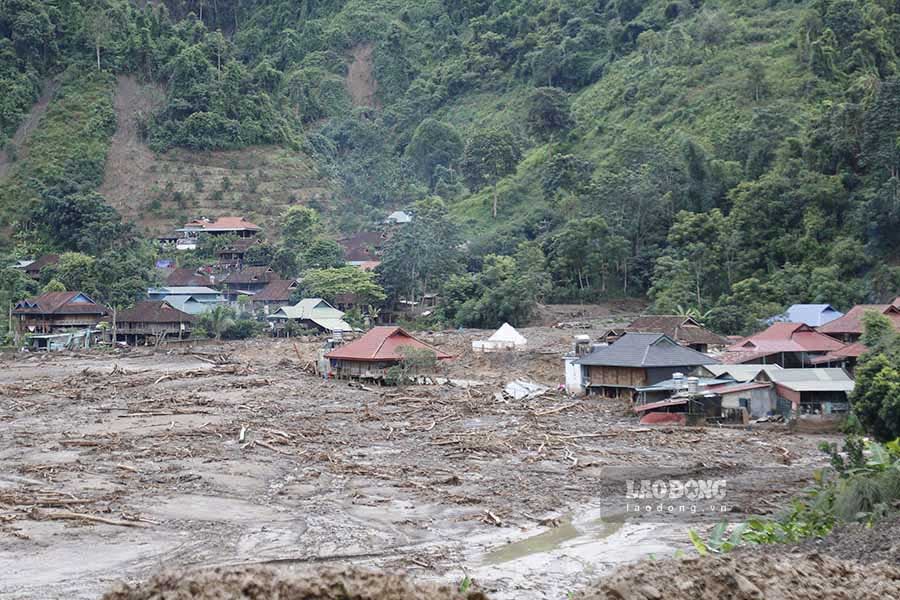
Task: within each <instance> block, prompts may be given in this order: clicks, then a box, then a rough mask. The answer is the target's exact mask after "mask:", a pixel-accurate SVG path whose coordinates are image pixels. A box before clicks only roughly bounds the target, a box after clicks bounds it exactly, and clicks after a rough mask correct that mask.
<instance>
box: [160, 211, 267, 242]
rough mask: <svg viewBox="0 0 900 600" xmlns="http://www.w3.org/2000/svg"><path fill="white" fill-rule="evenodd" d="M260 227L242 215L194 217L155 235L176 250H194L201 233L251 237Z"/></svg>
mask: <svg viewBox="0 0 900 600" xmlns="http://www.w3.org/2000/svg"><path fill="white" fill-rule="evenodd" d="M260 231H262V230H261V228H260V227H259V226H257V225H255V224H253V223H251V222H250V221H248V220H246V219H244V217H219V218H218V219H216V220H215V221H213V220H211V219H207V218H199V219H194V220H193V221H190V222H188V223H185V224H184V226H183V227H179V228H178V229H176V230H174V231H173V232H172V233H168V234H165V235H161V236H159V237H157V238H156V239H157V241H158V242H159V243H161V244H164V245H172V244H174V246H175V249H176V250H196V249H197V242H198V240H199V239H200V236H201V235H204V234H208V235H233V236H235V237H238V238H252V237H253V236H255V235H256V234H258V233H259V232H260Z"/></svg>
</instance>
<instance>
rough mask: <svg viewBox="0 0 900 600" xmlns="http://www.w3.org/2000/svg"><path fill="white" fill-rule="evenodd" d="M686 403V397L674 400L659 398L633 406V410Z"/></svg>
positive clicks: (646, 409) (641, 410)
mask: <svg viewBox="0 0 900 600" xmlns="http://www.w3.org/2000/svg"><path fill="white" fill-rule="evenodd" d="M687 403H688V399H687V398H676V399H674V400H672V399H669V400H660V401H659V402H648V403H647V404H638V405H637V406H635V407H634V412H636V413H637V412H646V411H648V410H653V409H655V408H666V407H667V406H684V405H685V404H687Z"/></svg>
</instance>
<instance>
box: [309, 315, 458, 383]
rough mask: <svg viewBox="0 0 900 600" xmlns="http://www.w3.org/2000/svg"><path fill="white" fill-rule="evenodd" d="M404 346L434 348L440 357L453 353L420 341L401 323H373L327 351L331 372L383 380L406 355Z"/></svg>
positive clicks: (424, 348)
mask: <svg viewBox="0 0 900 600" xmlns="http://www.w3.org/2000/svg"><path fill="white" fill-rule="evenodd" d="M403 348H415V349H418V350H428V351H431V352H434V355H435V358H436V359H437V360H447V359H450V358H452V357H451V356H450V355H449V354H447V353H445V352H441V351H440V350H438V349H436V348H433V347H432V346H429V345H428V344H426V343H425V342H422V341H419V340H417V339H416V338H414V337H413V336H412V335H410V334H409V333H407V332H406V331H404V330H403V329H401V328H400V327H391V326H380V327H373V328H372V329H370V330H369V331H368V332H366V334H365V335H363V336H362V337H361V338H359V339H357V340H354V341H352V342H350V343H347V344H344V345H343V346H339V347H337V348H335V349H334V350H332V351H331V352H328V353H326V354H325V359H326V360H328V362H329V369H330V373H331V374H332V375H334V376H335V377H337V378H338V379H345V378H356V379H372V380H377V381H383V380H384V379H385V378H386V377H387V374H388V369H390V368H391V367H393V366H395V365H397V364H399V363H400V361H401V360H402V359H403V354H402V352H403Z"/></svg>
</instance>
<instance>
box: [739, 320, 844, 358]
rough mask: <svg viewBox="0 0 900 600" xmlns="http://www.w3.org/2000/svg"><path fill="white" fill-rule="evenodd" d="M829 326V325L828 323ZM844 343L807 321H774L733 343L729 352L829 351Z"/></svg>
mask: <svg viewBox="0 0 900 600" xmlns="http://www.w3.org/2000/svg"><path fill="white" fill-rule="evenodd" d="M826 327H827V325H826ZM843 345H844V344H843V343H841V342H839V341H838V340H836V339H834V338H833V337H829V336H827V335H824V334H822V333H819V332H818V331H815V330H813V329H812V328H811V327H810V326H809V325H806V324H805V323H773V324H772V325H770V326H769V327H768V328H767V329H765V330H764V331H760V332H759V333H757V334H755V335H751V336H750V337H748V338H745V339H743V340H741V341H740V342H738V343H736V344H732V345H731V346H729V347H728V348H726V350H727V351H728V352H761V353H764V355H766V354H773V353H776V352H829V351H831V350H837V349H838V348H840V347H841V346H843Z"/></svg>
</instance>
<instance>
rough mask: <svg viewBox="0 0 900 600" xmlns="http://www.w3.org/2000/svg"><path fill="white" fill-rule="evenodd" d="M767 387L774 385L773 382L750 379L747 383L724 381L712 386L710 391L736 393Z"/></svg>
mask: <svg viewBox="0 0 900 600" xmlns="http://www.w3.org/2000/svg"><path fill="white" fill-rule="evenodd" d="M767 387H772V384H771V383H762V382H758V383H757V382H753V381H749V382H746V383H723V384H722V385H717V386H715V387H711V388H710V390H709V391H711V392H713V393H715V394H736V393H737V392H746V391H748V390H757V389H762V388H767Z"/></svg>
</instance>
